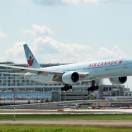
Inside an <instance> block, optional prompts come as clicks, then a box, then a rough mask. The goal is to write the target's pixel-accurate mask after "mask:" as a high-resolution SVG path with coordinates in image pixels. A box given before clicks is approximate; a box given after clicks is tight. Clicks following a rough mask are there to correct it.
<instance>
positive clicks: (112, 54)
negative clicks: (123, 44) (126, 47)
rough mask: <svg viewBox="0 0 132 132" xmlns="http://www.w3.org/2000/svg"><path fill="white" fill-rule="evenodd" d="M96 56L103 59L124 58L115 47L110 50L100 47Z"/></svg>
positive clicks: (121, 52) (120, 51)
mask: <svg viewBox="0 0 132 132" xmlns="http://www.w3.org/2000/svg"><path fill="white" fill-rule="evenodd" d="M97 56H98V57H99V58H104V59H109V58H125V57H126V55H125V54H124V52H123V51H122V50H121V49H120V48H119V47H118V46H117V45H115V46H113V47H112V48H106V47H101V48H100V49H99V51H98V52H97Z"/></svg>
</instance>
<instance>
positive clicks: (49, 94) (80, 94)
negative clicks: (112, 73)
mask: <svg viewBox="0 0 132 132" xmlns="http://www.w3.org/2000/svg"><path fill="white" fill-rule="evenodd" d="M2 64H3V63H2ZM4 64H10V65H15V66H23V67H26V65H24V64H14V63H11V62H6V63H4ZM53 65H58V64H52V66H53ZM45 66H51V64H45V65H44V64H43V65H42V67H45ZM88 86H89V84H88V83H87V82H86V83H82V84H77V85H73V89H72V90H69V91H67V92H63V91H61V88H62V87H63V85H62V84H60V83H54V84H46V83H45V84H42V83H38V82H34V81H31V80H28V79H26V78H25V77H24V72H22V71H20V70H13V69H10V68H3V67H0V104H13V103H14V100H15V103H32V102H47V101H63V100H87V99H95V98H99V99H100V98H106V97H115V96H116V97H117V96H126V97H127V96H128V95H129V98H130V97H132V92H130V90H129V89H126V88H125V87H124V86H121V85H114V86H113V85H101V86H100V87H99V90H98V91H96V92H91V93H90V92H88V90H87V89H88Z"/></svg>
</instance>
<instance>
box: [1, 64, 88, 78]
mask: <svg viewBox="0 0 132 132" xmlns="http://www.w3.org/2000/svg"><path fill="white" fill-rule="evenodd" d="M0 67H4V68H9V69H14V70H19V71H21V72H26V73H28V72H29V73H34V74H36V75H43V76H48V75H51V76H52V81H62V75H63V74H64V72H58V71H56V72H55V71H47V70H45V69H43V68H29V67H19V66H12V65H2V64H1V65H0ZM13 74H15V73H13ZM88 75H89V73H88V72H79V76H80V78H82V79H83V78H85V77H86V76H88Z"/></svg>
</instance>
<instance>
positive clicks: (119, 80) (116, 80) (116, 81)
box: [110, 77, 127, 84]
mask: <svg viewBox="0 0 132 132" xmlns="http://www.w3.org/2000/svg"><path fill="white" fill-rule="evenodd" d="M126 81H127V77H115V78H110V82H111V83H112V84H124V83H125V82H126Z"/></svg>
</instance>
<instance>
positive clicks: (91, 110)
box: [0, 108, 132, 115]
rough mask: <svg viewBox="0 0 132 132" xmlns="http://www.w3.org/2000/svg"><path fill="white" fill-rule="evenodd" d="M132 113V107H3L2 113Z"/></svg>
mask: <svg viewBox="0 0 132 132" xmlns="http://www.w3.org/2000/svg"><path fill="white" fill-rule="evenodd" d="M14 113H15V114H16V115H17V114H21V115H22V114H28V115H31V114H38V115H39V114H102V115H103V114H132V109H69V108H68V109H56V110H39V109H38V110H37V109H1V110H0V115H4V114H8V115H12V114H14Z"/></svg>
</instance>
